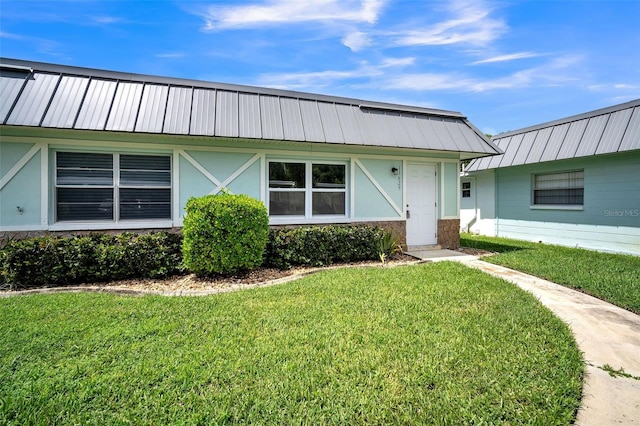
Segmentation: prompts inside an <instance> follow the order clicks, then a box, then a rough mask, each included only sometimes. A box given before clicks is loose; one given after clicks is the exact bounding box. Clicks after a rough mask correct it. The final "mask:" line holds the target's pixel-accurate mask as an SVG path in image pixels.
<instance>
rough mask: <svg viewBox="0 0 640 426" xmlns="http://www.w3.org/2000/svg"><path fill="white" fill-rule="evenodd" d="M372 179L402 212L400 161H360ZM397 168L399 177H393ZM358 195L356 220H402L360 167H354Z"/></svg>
mask: <svg viewBox="0 0 640 426" xmlns="http://www.w3.org/2000/svg"><path fill="white" fill-rule="evenodd" d="M358 161H359V162H360V163H361V164H362V165H363V166H364V168H365V169H366V170H367V171H368V172H369V174H370V175H372V176H373V177H374V179H375V181H376V182H377V183H378V185H379V186H380V188H381V189H382V190H383V191H384V192H385V193H386V194H387V196H388V197H389V198H390V199H391V201H392V202H393V203H394V204H395V206H396V207H397V208H399V209H400V211H403V210H402V206H403V199H402V195H403V193H402V174H403V170H402V161H398V160H386V159H385V160H375V159H369V158H365V159H360V160H358ZM393 167H396V168H397V169H398V174H397V175H394V174H393V173H392V172H391V169H392V168H393ZM355 188H356V190H355V193H354V194H353V197H354V206H355V211H354V216H355V218H376V217H379V218H400V217H401V215H400V214H399V213H398V212H397V211H396V210H395V209H394V208H393V205H392V204H391V203H389V201H388V200H387V199H386V198H385V197H384V195H383V194H382V192H380V190H379V189H378V188H376V186H375V185H374V184H373V182H371V180H369V178H368V177H367V176H366V174H365V173H364V171H363V170H362V169H361V167H360V166H359V165H358V164H356V166H355Z"/></svg>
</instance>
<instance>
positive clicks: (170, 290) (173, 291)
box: [0, 248, 491, 297]
mask: <svg viewBox="0 0 640 426" xmlns="http://www.w3.org/2000/svg"><path fill="white" fill-rule="evenodd" d="M458 251H460V252H463V253H465V254H470V255H473V256H485V255H487V254H491V253H490V252H487V251H484V250H479V249H473V248H460V249H458ZM419 262H420V260H419V259H416V258H415V257H413V256H409V255H407V254H404V253H397V254H395V255H393V256H392V257H391V258H390V259H388V260H387V261H386V262H385V264H384V265H383V264H382V262H379V261H364V262H352V263H342V264H334V265H330V266H324V267H294V268H291V269H285V270H281V269H275V268H263V267H258V268H255V269H252V270H250V271H246V272H242V273H238V274H235V275H215V276H211V277H197V276H195V275H194V274H188V275H181V276H174V277H167V278H162V279H153V278H143V279H129V280H119V281H111V282H104V283H89V284H80V285H74V286H52V287H44V288H43V287H39V288H35V289H29V288H20V289H18V291H8V289H3V288H0V297H1V296H8V295H13V294H16V295H17V294H33V293H53V292H59V291H95V292H111V293H122V294H133V295H136V294H138V295H141V294H163V295H203V294H214V293H222V292H228V291H233V290H241V289H249V288H255V287H262V286H268V285H274V284H278V283H282V282H286V281H291V280H293V279H296V278H299V277H302V276H305V275H308V274H310V273H313V272H316V271H320V270H323V269H331V268H345V267H365V266H366V267H379V268H380V267H394V266H399V265H408V264H415V263H419Z"/></svg>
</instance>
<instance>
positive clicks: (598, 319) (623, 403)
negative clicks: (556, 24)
mask: <svg viewBox="0 0 640 426" xmlns="http://www.w3.org/2000/svg"><path fill="white" fill-rule="evenodd" d="M421 254H423V255H424V257H423V256H420V257H422V258H423V259H427V260H433V261H438V260H454V261H461V262H463V263H464V264H466V265H468V266H471V267H473V268H477V269H480V270H481V271H484V272H487V273H489V274H491V275H494V276H496V277H499V278H503V279H505V280H507V281H509V282H512V283H514V284H516V285H517V286H519V287H520V288H522V289H523V290H526V291H528V292H530V293H532V294H533V295H534V296H535V297H537V298H538V299H539V300H540V302H541V303H542V304H543V305H545V306H546V307H548V308H549V309H550V310H551V311H552V312H553V313H554V314H555V315H556V316H558V317H559V318H560V319H562V320H563V321H564V322H566V323H567V324H568V325H569V327H570V328H571V330H572V331H573V335H574V336H575V339H576V342H577V343H578V346H579V348H580V350H581V351H582V352H583V354H584V358H585V361H586V362H587V368H586V376H585V381H584V389H583V398H582V405H581V407H580V410H579V411H578V418H577V421H576V424H577V425H579V426H592V425H593V426H604V425H640V316H638V315H635V314H633V313H631V312H629V311H626V310H624V309H621V308H618V307H617V306H614V305H612V304H610V303H607V302H603V301H602V300H599V299H596V298H595V297H591V296H588V295H586V294H583V293H580V292H577V291H574V290H571V289H569V288H566V287H563V286H560V285H558V284H554V283H552V282H550V281H546V280H543V279H540V278H536V277H533V276H531V275H527V274H524V273H522V272H517V271H514V270H512V269H508V268H505V267H502V266H498V265H493V264H491V263H487V262H483V261H482V260H478V259H477V258H474V257H473V256H465V255H463V254H461V253H459V252H455V251H450V250H433V253H429V252H427V253H421ZM605 365H608V366H610V367H611V368H613V369H614V370H618V371H622V370H623V371H624V373H626V374H627V375H631V376H635V378H633V377H624V376H621V375H616V376H615V377H612V376H611V375H610V374H609V373H608V372H606V371H605V370H603V367H604V366H605Z"/></svg>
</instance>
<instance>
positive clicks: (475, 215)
mask: <svg viewBox="0 0 640 426" xmlns="http://www.w3.org/2000/svg"><path fill="white" fill-rule="evenodd" d="M469 177H470V178H471V179H473V218H472V219H471V220H470V221H469V223H468V224H467V232H469V233H470V232H471V227H472V226H473V225H475V223H476V222H477V221H478V189H477V187H476V177H475V176H469Z"/></svg>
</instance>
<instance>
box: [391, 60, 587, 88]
mask: <svg viewBox="0 0 640 426" xmlns="http://www.w3.org/2000/svg"><path fill="white" fill-rule="evenodd" d="M581 60H582V58H581V57H579V56H567V57H561V58H558V59H555V60H553V61H550V62H548V63H545V64H543V65H540V66H537V67H533V68H528V69H524V70H520V71H517V72H514V73H512V74H509V75H506V76H502V77H497V78H489V79H483V78H478V77H472V76H468V75H465V74H460V73H450V74H446V73H440V74H438V73H415V74H404V75H397V76H394V77H392V78H390V79H389V80H388V81H387V82H385V83H384V87H386V88H390V89H400V90H418V91H436V90H454V91H462V92H486V91H491V90H499V89H519V88H525V87H531V86H538V87H543V86H546V87H548V86H564V85H567V84H571V83H574V82H579V81H580V77H579V76H576V75H575V74H574V72H573V71H572V70H573V67H574V66H577V65H579V64H580V62H581Z"/></svg>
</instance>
